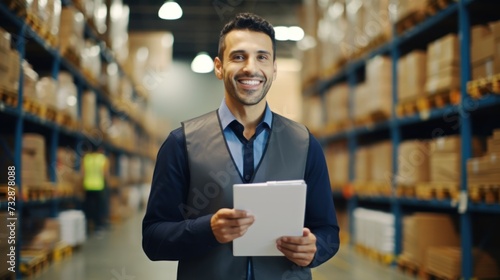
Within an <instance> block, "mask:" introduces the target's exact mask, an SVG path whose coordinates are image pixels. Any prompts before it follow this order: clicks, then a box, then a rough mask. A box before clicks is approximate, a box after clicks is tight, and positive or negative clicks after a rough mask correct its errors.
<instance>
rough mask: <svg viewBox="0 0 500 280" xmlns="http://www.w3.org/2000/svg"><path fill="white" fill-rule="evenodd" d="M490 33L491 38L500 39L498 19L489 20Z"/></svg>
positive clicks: (499, 22)
mask: <svg viewBox="0 0 500 280" xmlns="http://www.w3.org/2000/svg"><path fill="white" fill-rule="evenodd" d="M489 25H490V26H489V27H490V30H491V34H492V35H493V38H495V40H496V39H500V20H499V21H494V22H490V24H489Z"/></svg>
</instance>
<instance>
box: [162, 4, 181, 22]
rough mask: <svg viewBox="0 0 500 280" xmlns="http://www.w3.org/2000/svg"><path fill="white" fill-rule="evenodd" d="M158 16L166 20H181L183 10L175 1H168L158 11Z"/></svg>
mask: <svg viewBox="0 0 500 280" xmlns="http://www.w3.org/2000/svg"><path fill="white" fill-rule="evenodd" d="M158 16H159V17H160V18H161V19H166V20H174V19H179V18H181V17H182V8H181V6H179V4H177V2H175V1H167V2H165V3H163V5H162V6H161V8H160V10H159V11H158Z"/></svg>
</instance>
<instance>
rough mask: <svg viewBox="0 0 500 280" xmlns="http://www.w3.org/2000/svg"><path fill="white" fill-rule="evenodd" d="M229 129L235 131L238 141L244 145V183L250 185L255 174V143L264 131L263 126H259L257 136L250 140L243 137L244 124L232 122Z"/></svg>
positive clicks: (256, 131)
mask: <svg viewBox="0 0 500 280" xmlns="http://www.w3.org/2000/svg"><path fill="white" fill-rule="evenodd" d="M229 127H230V128H231V129H232V130H233V132H234V134H235V135H236V137H238V140H240V142H241V144H242V145H243V172H242V173H243V175H242V178H243V182H244V183H250V181H251V180H252V177H253V173H254V158H253V142H254V140H255V138H257V136H258V135H259V134H260V133H261V132H262V131H264V126H263V125H258V126H257V129H256V130H255V134H254V135H253V136H252V137H251V138H250V139H246V138H245V136H243V130H244V129H245V128H244V127H243V125H242V124H240V123H239V122H238V121H237V120H234V121H232V122H231V123H230V124H229Z"/></svg>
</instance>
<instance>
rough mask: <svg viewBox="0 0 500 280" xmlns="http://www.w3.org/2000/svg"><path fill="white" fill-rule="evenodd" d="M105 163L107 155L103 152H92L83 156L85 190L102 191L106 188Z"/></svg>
mask: <svg viewBox="0 0 500 280" xmlns="http://www.w3.org/2000/svg"><path fill="white" fill-rule="evenodd" d="M105 164H106V157H105V156H104V155H103V154H99V153H90V154H86V155H85V156H84V157H83V168H85V174H84V178H83V187H84V188H85V190H87V191H102V190H103V189H104V186H105V182H104V165H105Z"/></svg>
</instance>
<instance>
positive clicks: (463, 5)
mask: <svg viewBox="0 0 500 280" xmlns="http://www.w3.org/2000/svg"><path fill="white" fill-rule="evenodd" d="M492 2H493V1H490V2H488V1H484V0H458V1H457V3H452V4H450V5H449V6H448V7H447V8H446V9H444V10H441V11H440V12H438V13H437V14H435V15H433V16H431V17H429V18H427V19H426V20H424V21H423V22H421V23H419V24H418V25H416V26H415V27H413V28H412V29H410V30H408V31H405V32H404V33H403V34H400V35H397V34H396V32H395V31H394V32H393V33H394V35H393V38H392V40H390V41H389V42H388V43H386V44H384V45H382V46H380V47H378V48H376V49H375V50H373V51H371V52H370V53H368V54H366V55H365V56H364V57H362V58H359V59H356V60H354V61H351V62H348V64H347V65H346V66H345V67H344V68H343V69H341V70H340V71H339V72H338V73H337V74H335V75H333V76H332V77H330V78H328V79H326V80H323V81H320V82H318V83H317V84H316V85H315V86H314V88H313V89H310V90H309V93H308V94H310V92H311V91H315V92H317V93H319V94H320V95H321V96H322V97H323V98H324V95H325V93H326V92H327V90H328V89H329V88H330V87H332V86H334V85H336V84H339V83H341V82H347V84H348V86H349V89H350V92H349V107H350V112H352V108H353V89H354V87H355V86H356V84H357V82H358V80H357V79H358V76H357V71H359V70H360V69H361V68H363V67H364V66H365V64H366V61H367V60H368V59H369V58H372V57H374V56H376V55H387V56H390V57H391V58H392V61H393V66H392V77H393V78H392V88H393V90H392V98H393V104H397V82H398V81H397V61H398V59H399V57H400V56H401V54H402V52H409V51H411V50H413V49H415V47H414V46H413V45H414V44H416V45H419V46H420V48H422V47H425V45H427V43H429V42H431V41H433V40H435V39H437V38H439V37H441V36H443V35H445V34H446V33H450V32H453V33H457V34H458V35H459V38H460V43H459V44H460V69H461V70H460V78H461V103H460V104H458V105H447V106H445V107H444V108H435V109H432V110H430V111H429V112H426V113H425V114H419V113H417V114H415V115H412V116H405V117H397V116H396V113H395V106H394V105H393V108H392V117H391V118H390V119H389V120H388V121H383V122H379V123H376V124H374V125H372V126H369V127H354V128H352V129H349V130H347V131H342V132H338V133H334V134H331V135H327V136H323V137H321V138H320V142H321V143H323V144H328V143H331V142H337V141H347V143H348V150H349V179H350V180H351V181H352V180H353V179H354V178H355V174H354V166H355V165H354V161H355V153H356V150H357V147H358V138H359V137H360V136H370V135H371V134H374V133H379V132H383V131H387V130H388V131H389V139H391V140H392V143H393V172H394V174H397V171H398V170H397V159H398V146H399V144H400V143H401V141H402V130H403V129H408V128H412V127H414V126H415V125H419V124H422V123H429V122H432V121H439V120H440V119H443V118H444V117H445V116H448V117H449V116H453V117H454V119H455V120H456V121H457V122H458V123H459V128H458V133H456V134H459V135H460V139H461V143H462V148H461V152H462V161H461V177H460V200H459V201H458V202H457V201H451V200H430V201H426V200H419V199H417V198H400V197H396V196H395V190H396V185H395V182H392V188H393V196H391V197H365V196H357V195H354V196H353V197H349V198H344V197H343V195H342V193H340V192H334V199H347V210H348V213H349V217H350V219H353V217H354V216H353V215H352V213H353V210H354V209H355V208H356V207H357V206H358V205H359V204H360V203H367V204H372V205H373V204H377V205H385V206H386V208H387V209H390V210H389V211H391V212H392V213H393V214H394V216H395V243H396V244H395V245H396V246H395V251H394V254H395V255H396V256H397V255H399V254H400V253H401V250H402V248H401V246H402V219H403V210H404V209H407V208H409V209H412V208H418V209H426V210H429V211H443V210H444V211H448V212H452V213H453V212H455V213H457V215H459V223H460V235H461V249H462V253H463V254H462V256H463V258H462V277H463V279H471V278H472V274H473V270H472V269H473V259H472V245H473V234H472V227H473V225H472V221H471V215H472V214H493V215H498V214H500V205H498V204H496V205H490V204H485V203H473V202H471V201H470V200H469V199H468V194H467V178H466V176H467V172H466V168H467V167H466V163H467V159H469V158H470V157H471V156H472V148H471V145H472V136H473V130H472V120H471V118H470V115H471V114H474V113H475V112H481V111H482V110H485V109H490V108H498V109H500V96H499V95H488V96H487V98H483V99H480V100H472V98H471V97H470V96H469V95H468V94H467V92H466V89H467V82H468V81H469V80H470V77H471V73H470V72H471V69H470V68H471V67H470V63H469V61H470V49H469V45H470V28H471V18H473V17H480V16H481V15H478V14H474V13H473V9H472V8H471V6H473V5H476V6H480V5H483V4H489V5H495V3H492ZM496 5H497V6H496V8H497V9H496V10H498V8H499V7H498V4H496ZM496 19H497V20H498V19H500V16H497V17H496ZM483 20H484V21H483V22H481V19H480V20H476V22H477V23H486V22H485V20H486V19H483ZM445 21H448V22H449V21H454V22H458V24H457V25H455V27H454V28H453V29H452V30H447V28H448V29H449V27H445V28H443V29H444V30H440V29H439V26H440V24H443V22H445ZM431 33H432V34H431ZM422 42H423V43H422ZM468 104H473V106H470V105H468ZM349 224H350V228H349V231H350V233H351V236H353V235H354V234H353V233H354V230H355V229H354V227H353V224H354V222H350V223H349ZM351 241H352V239H351Z"/></svg>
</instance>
